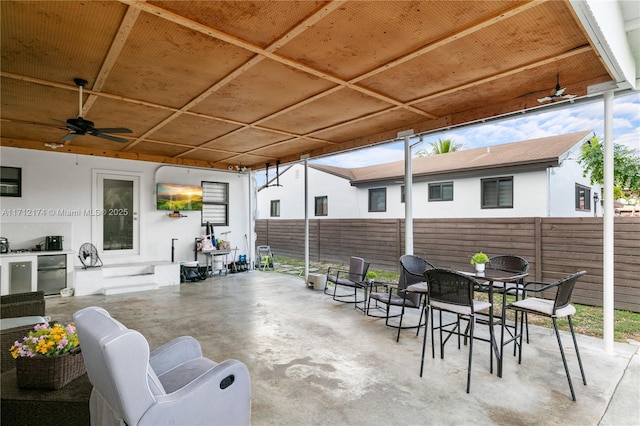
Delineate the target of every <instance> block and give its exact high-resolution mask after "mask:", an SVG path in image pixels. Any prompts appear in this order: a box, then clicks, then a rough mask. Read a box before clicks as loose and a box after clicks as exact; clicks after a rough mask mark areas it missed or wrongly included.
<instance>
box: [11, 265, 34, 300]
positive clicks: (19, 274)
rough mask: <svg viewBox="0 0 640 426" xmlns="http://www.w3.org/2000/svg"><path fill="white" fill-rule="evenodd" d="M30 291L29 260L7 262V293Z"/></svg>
mask: <svg viewBox="0 0 640 426" xmlns="http://www.w3.org/2000/svg"><path fill="white" fill-rule="evenodd" d="M30 291H31V262H11V263H9V294H15V293H28V292H30Z"/></svg>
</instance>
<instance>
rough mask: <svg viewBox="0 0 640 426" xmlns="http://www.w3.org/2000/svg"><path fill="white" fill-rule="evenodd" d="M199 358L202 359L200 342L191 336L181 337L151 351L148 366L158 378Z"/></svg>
mask: <svg viewBox="0 0 640 426" xmlns="http://www.w3.org/2000/svg"><path fill="white" fill-rule="evenodd" d="M200 357H202V349H201V348H200V342H198V341H197V340H196V339H194V338H193V337H191V336H182V337H178V338H176V339H173V340H171V341H170V342H167V343H165V344H164V345H162V346H160V347H158V348H157V349H155V350H153V351H151V353H150V354H149V364H150V365H151V368H153V371H154V372H155V373H156V374H157V375H158V376H160V375H162V374H164V373H165V372H167V371H169V370H171V369H173V368H174V367H175V366H177V365H180V364H184V363H185V362H187V361H190V360H192V359H195V358H200Z"/></svg>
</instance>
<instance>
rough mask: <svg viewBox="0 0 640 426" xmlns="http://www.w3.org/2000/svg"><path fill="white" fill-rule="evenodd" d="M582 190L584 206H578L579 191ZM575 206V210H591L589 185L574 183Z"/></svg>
mask: <svg viewBox="0 0 640 426" xmlns="http://www.w3.org/2000/svg"><path fill="white" fill-rule="evenodd" d="M581 190H582V191H584V207H582V208H581V207H580V200H581V198H582V197H581V196H580V192H581ZM575 208H576V211H579V212H590V211H591V187H590V186H586V185H580V184H579V183H576V185H575Z"/></svg>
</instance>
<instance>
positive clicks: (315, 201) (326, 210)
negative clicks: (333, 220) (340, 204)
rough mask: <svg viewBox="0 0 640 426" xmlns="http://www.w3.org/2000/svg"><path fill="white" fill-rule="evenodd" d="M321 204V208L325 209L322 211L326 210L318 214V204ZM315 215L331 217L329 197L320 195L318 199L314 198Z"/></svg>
mask: <svg viewBox="0 0 640 426" xmlns="http://www.w3.org/2000/svg"><path fill="white" fill-rule="evenodd" d="M319 201H320V202H321V204H320V206H321V207H324V208H323V209H322V210H324V211H323V212H320V213H318V206H319V205H318V202H319ZM322 201H324V203H322ZM313 213H314V216H328V215H329V196H327V195H319V196H317V197H314V200H313Z"/></svg>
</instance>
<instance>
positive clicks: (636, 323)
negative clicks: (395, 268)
mask: <svg viewBox="0 0 640 426" xmlns="http://www.w3.org/2000/svg"><path fill="white" fill-rule="evenodd" d="M274 261H275V263H276V266H277V265H278V264H286V265H292V266H297V267H304V261H303V260H299V259H289V258H284V257H279V256H274ZM309 266H310V268H315V269H317V270H318V272H320V273H322V272H326V271H327V269H328V268H329V267H330V266H331V267H340V268H341V269H349V266H348V265H340V264H330V263H322V262H310V265H309ZM276 270H277V267H276ZM373 272H375V273H376V274H377V277H376V280H379V281H383V282H397V281H398V274H397V273H394V272H388V271H378V270H375V271H373ZM482 296H484V297H485V300H486V295H485V294H479V295H478V297H479V298H482ZM496 297H500V296H499V295H496ZM498 306H499V303H498ZM573 306H575V308H576V314H575V315H574V316H573V326H574V328H575V331H576V333H579V334H584V335H587V336H595V337H600V338H602V337H603V311H602V308H601V307H597V306H586V305H578V304H575V303H574V304H573ZM613 318H614V325H613V333H614V340H615V341H616V342H629V341H637V342H640V313H636V312H629V311H620V310H615V311H614V315H613ZM529 324H534V325H539V326H542V327H548V328H552V327H553V325H552V322H551V319H548V318H543V317H538V316H535V315H529ZM558 326H559V327H560V329H561V330H566V331H569V325H568V323H567V321H566V319H560V320H558Z"/></svg>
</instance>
